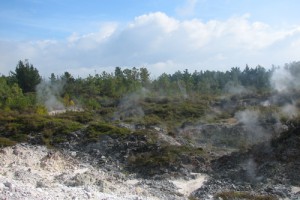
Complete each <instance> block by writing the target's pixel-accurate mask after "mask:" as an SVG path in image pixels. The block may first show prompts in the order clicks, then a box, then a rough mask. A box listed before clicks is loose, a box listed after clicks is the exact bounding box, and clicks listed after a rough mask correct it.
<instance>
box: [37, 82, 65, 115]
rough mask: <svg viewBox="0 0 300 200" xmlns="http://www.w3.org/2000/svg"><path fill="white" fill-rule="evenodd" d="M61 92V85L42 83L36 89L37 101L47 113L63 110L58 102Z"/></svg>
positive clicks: (61, 104) (62, 106)
mask: <svg viewBox="0 0 300 200" xmlns="http://www.w3.org/2000/svg"><path fill="white" fill-rule="evenodd" d="M62 90H63V84H62V83H51V82H47V81H42V82H41V83H40V84H38V85H37V87H36V92H37V100H38V102H39V103H40V104H42V105H44V106H45V107H46V108H47V110H48V112H52V111H54V110H65V106H64V105H63V103H62V102H60V101H59V100H58V97H59V96H60V95H61V93H62Z"/></svg>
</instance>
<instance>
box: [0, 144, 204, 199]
mask: <svg viewBox="0 0 300 200" xmlns="http://www.w3.org/2000/svg"><path fill="white" fill-rule="evenodd" d="M75 156H76V153H75V152H68V153H66V152H61V151H57V150H53V149H52V150H51V149H47V148H46V147H44V146H35V145H29V144H18V145H16V146H13V147H7V148H3V149H1V152H0V199H33V200H35V199H36V200H38V199H49V200H50V199H103V200H104V199H115V200H117V199H128V200H129V199H132V200H137V199H140V200H141V199H149V200H150V199H186V198H187V197H188V195H189V194H190V193H191V192H192V191H193V190H194V189H197V188H199V187H201V185H202V182H203V181H204V177H203V176H200V175H197V174H196V175H193V176H194V178H193V179H190V180H185V179H178V180H144V179H135V178H134V176H132V175H131V176H130V175H125V174H123V173H120V172H118V171H107V170H106V169H101V168H95V167H93V166H91V165H90V164H87V163H83V162H82V161H79V160H77V159H76V158H74V157H75Z"/></svg>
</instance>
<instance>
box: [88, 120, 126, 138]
mask: <svg viewBox="0 0 300 200" xmlns="http://www.w3.org/2000/svg"><path fill="white" fill-rule="evenodd" d="M85 131H86V133H87V137H88V139H95V140H97V139H99V137H101V136H102V135H111V136H126V135H128V134H130V130H129V129H126V128H121V127H117V126H114V125H112V124H108V123H105V122H92V123H90V124H89V126H88V127H87V128H86V130H85Z"/></svg>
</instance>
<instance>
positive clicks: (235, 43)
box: [0, 0, 300, 77]
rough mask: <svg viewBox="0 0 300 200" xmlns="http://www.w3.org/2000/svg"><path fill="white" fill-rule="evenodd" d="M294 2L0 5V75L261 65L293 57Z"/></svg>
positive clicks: (37, 0) (299, 6)
mask: <svg viewBox="0 0 300 200" xmlns="http://www.w3.org/2000/svg"><path fill="white" fill-rule="evenodd" d="M299 10H300V1H299V0H87V1H74V0H9V1H0V73H1V74H4V75H7V74H8V73H9V71H14V69H15V67H16V64H17V62H18V60H24V59H29V62H30V63H32V64H33V65H34V66H35V67H36V68H38V70H39V71H40V73H41V74H42V75H43V76H44V77H49V75H50V74H51V73H52V72H54V73H55V74H57V75H60V74H62V73H63V72H65V71H68V72H70V73H71V74H73V75H74V76H83V77H84V76H87V75H88V74H92V75H93V74H95V73H101V72H102V71H103V70H105V71H113V69H114V68H115V67H116V66H120V67H122V68H125V67H133V66H135V67H147V68H148V69H149V71H150V72H151V74H152V76H154V77H155V76H158V75H159V74H160V73H162V72H167V73H173V72H175V71H177V70H184V69H189V71H190V72H193V71H195V70H197V71H200V70H226V69H230V68H231V67H235V66H239V67H240V68H241V69H243V68H244V67H245V65H246V64H248V65H249V66H250V67H255V66H257V65H258V64H260V65H262V66H264V67H266V68H269V67H271V66H272V64H274V65H284V63H289V62H292V61H299V60H300V58H299V57H300V12H299Z"/></svg>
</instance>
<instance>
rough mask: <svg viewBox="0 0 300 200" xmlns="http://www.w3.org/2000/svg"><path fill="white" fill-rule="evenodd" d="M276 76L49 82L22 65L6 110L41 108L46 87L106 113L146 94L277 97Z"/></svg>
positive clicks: (9, 87) (3, 98)
mask: <svg viewBox="0 0 300 200" xmlns="http://www.w3.org/2000/svg"><path fill="white" fill-rule="evenodd" d="M284 68H286V69H288V70H290V71H291V72H292V73H293V74H295V73H299V72H300V62H293V63H290V64H286V65H285V66H284ZM274 70H276V68H275V67H273V68H272V69H268V70H267V69H265V68H264V67H262V66H257V67H255V68H250V67H248V66H246V67H245V69H244V70H241V69H240V68H239V67H234V68H231V70H228V71H209V70H206V71H202V70H201V71H194V72H189V71H188V69H186V70H184V71H177V72H175V73H173V74H166V73H163V74H161V75H160V76H159V77H157V78H156V79H151V78H150V77H151V75H150V72H149V71H148V70H147V68H144V67H142V68H136V67H133V68H131V69H128V68H126V69H121V68H120V67H116V68H115V71H114V73H107V72H105V71H103V72H102V73H101V74H95V75H89V76H88V77H86V78H82V77H78V78H74V77H73V76H72V74H70V73H69V72H65V73H64V74H62V75H56V74H54V73H52V74H51V76H50V77H49V78H46V79H42V78H41V76H40V75H39V72H38V69H36V68H35V67H33V65H32V64H29V63H28V61H24V62H23V61H19V62H18V64H17V66H16V69H15V71H14V72H11V73H10V75H9V76H4V75H2V77H0V109H2V110H30V109H31V110H32V109H33V110H34V109H36V108H37V107H39V106H41V105H39V103H40V102H39V101H38V99H37V98H36V91H35V89H36V88H37V85H39V84H41V83H44V84H47V85H49V88H50V89H51V88H52V89H54V88H58V87H59V88H60V89H59V91H58V92H56V93H54V94H55V95H56V96H57V98H58V99H60V100H61V102H63V103H64V104H70V101H72V102H75V103H77V104H80V105H81V106H82V107H84V108H85V109H96V108H98V107H100V106H101V102H100V99H102V100H103V98H106V99H120V98H121V97H123V96H124V95H126V94H130V93H133V92H136V91H139V90H141V89H142V88H144V89H146V90H147V91H148V92H149V94H150V95H152V96H164V97H172V96H179V97H181V96H183V97H187V96H195V95H203V94H206V95H221V94H228V93H232V94H235V93H241V92H243V91H252V92H256V93H265V92H272V91H271V86H270V81H269V79H270V77H271V75H272V72H273V71H274ZM234 89H237V90H235V91H234ZM66 99H67V100H66ZM72 104H73V103H72Z"/></svg>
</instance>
